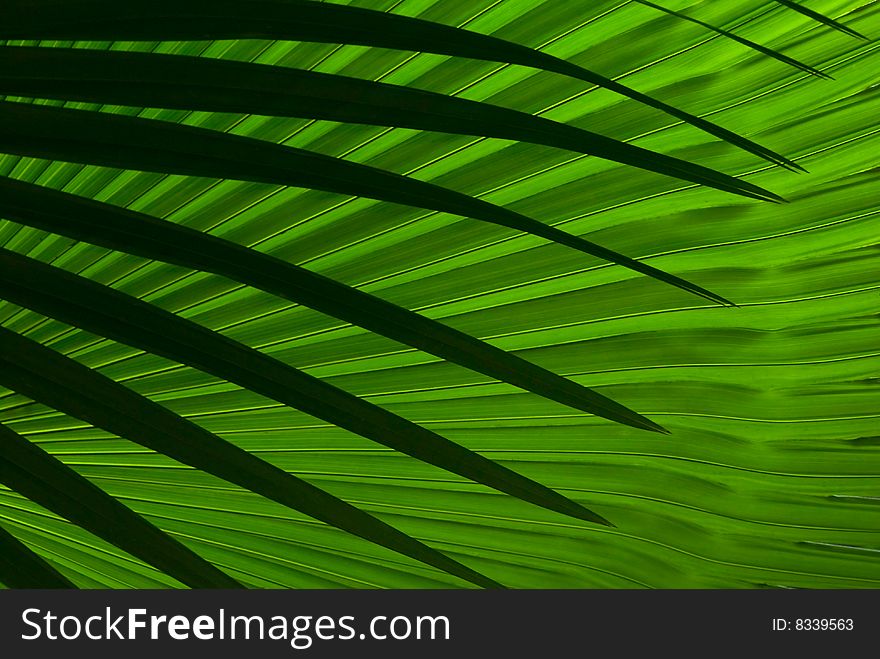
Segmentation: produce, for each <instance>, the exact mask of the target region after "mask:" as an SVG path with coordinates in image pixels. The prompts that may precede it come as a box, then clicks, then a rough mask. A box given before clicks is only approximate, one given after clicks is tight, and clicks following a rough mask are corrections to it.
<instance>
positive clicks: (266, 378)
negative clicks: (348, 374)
mask: <svg viewBox="0 0 880 659" xmlns="http://www.w3.org/2000/svg"><path fill="white" fill-rule="evenodd" d="M0 298H2V299H5V300H8V301H10V302H14V303H15V304H18V305H20V306H23V307H26V308H28V309H31V310H32V311H36V312H38V313H41V314H43V315H46V316H49V317H51V318H55V319H57V320H61V321H62V322H65V323H69V324H71V325H74V326H75V327H79V328H81V329H84V330H86V331H89V332H93V333H95V334H98V335H100V336H104V337H107V338H110V339H113V340H114V341H118V342H120V343H124V344H126V345H130V346H132V347H135V348H139V349H141V350H144V351H147V352H150V353H152V354H155V355H160V356H163V357H166V358H167V359H171V360H173V361H176V362H180V363H182V364H186V365H188V366H192V367H193V368H197V369H199V370H202V371H204V372H206V373H210V374H212V375H215V376H216V377H219V378H222V379H224V380H227V381H229V382H234V383H236V384H238V385H239V386H241V387H244V388H246V389H249V390H250V391H253V392H256V393H258V394H261V395H263V396H266V397H267V398H271V399H272V400H275V401H278V402H279V403H282V404H284V405H288V406H290V407H293V408H296V409H299V410H302V411H303V412H306V413H307V414H310V415H312V416H315V417H317V418H319V419H323V420H324V421H327V422H328V423H332V424H333V425H335V426H338V427H340V428H345V429H347V430H350V431H352V432H355V433H357V434H359V435H361V436H363V437H366V438H367V439H370V440H373V441H375V442H378V443H380V444H382V445H384V446H388V447H389V448H393V449H395V450H397V451H401V452H402V453H406V454H407V455H410V456H412V457H414V458H416V459H419V460H422V461H424V462H428V463H430V464H433V465H435V466H438V467H441V468H442V469H446V470H448V471H451V472H453V473H456V474H459V475H460V476H464V477H465V478H469V479H471V480H474V481H476V482H478V483H482V484H484V485H487V486H489V487H492V488H494V489H497V490H499V491H501V492H505V493H507V494H510V495H512V496H515V497H517V498H520V499H523V500H524V501H529V502H531V503H534V504H535V505H538V506H542V507H544V508H548V509H550V510H555V511H557V512H561V513H563V514H566V515H570V516H573V517H576V518H577V519H582V520H585V521H589V522H594V523H599V524H604V525H609V523H608V521H607V520H605V519H604V518H602V517H600V516H599V515H596V514H595V513H593V512H592V511H589V510H587V509H585V508H583V507H582V506H580V505H579V504H577V503H575V502H574V501H571V500H570V499H567V498H566V497H564V496H562V495H561V494H559V493H557V492H555V491H553V490H551V489H550V488H548V487H545V486H543V485H541V484H539V483H536V482H535V481H532V480H530V479H528V478H525V477H523V476H521V475H519V474H518V473H516V472H514V471H511V470H510V469H507V468H506V467H504V466H502V465H500V464H498V463H496V462H493V461H492V460H489V459H488V458H484V457H483V456H481V455H480V454H478V453H474V452H473V451H470V450H468V449H466V448H464V447H463V446H461V445H459V444H456V443H455V442H452V441H450V440H448V439H446V438H444V437H441V436H440V435H437V434H436V433H433V432H431V431H430V430H427V429H425V428H422V427H421V426H419V425H417V424H415V423H411V422H410V421H407V420H406V419H404V418H402V417H399V416H397V415H395V414H392V413H391V412H388V411H387V410H384V409H382V408H381V407H379V406H377V405H373V404H371V403H369V402H367V401H364V400H362V399H360V398H358V397H357V396H355V395H353V394H350V393H348V392H346V391H344V390H342V389H339V388H337V387H334V386H333V385H330V384H328V383H326V382H324V381H323V380H320V379H319V378H316V377H313V376H311V375H308V374H307V373H303V372H302V371H300V370H298V369H296V368H293V367H292V366H288V365H286V364H284V363H283V362H280V361H278V360H276V359H272V358H271V357H269V356H267V355H264V354H263V353H261V352H259V351H257V350H254V349H252V348H249V347H247V346H245V345H242V344H241V343H238V342H236V341H233V340H231V339H228V338H226V337H224V336H223V335H222V334H219V333H217V332H213V331H211V330H209V329H207V328H205V327H203V326H201V325H198V324H197V323H194V322H192V321H189V320H186V319H184V318H181V317H179V316H176V315H174V314H173V313H169V312H167V311H164V310H163V309H159V308H158V307H155V306H153V305H151V304H148V303H146V302H142V301H141V300H138V299H137V298H134V297H131V296H129V295H125V294H124V293H121V292H119V291H116V290H114V289H112V288H109V287H106V286H102V285H100V284H97V283H95V282H92V281H90V280H88V279H86V278H84V277H80V276H78V275H74V274H72V273H69V272H67V271H65V270H62V269H60V268H56V267H53V266H49V265H46V264H44V263H40V262H39V261H36V260H34V259H31V258H28V257H26V256H21V255H19V254H16V253H15V252H11V251H8V250H6V249H2V248H0ZM0 437H2V435H0ZM0 466H2V462H0ZM0 479H2V470H0ZM169 574H170V573H169Z"/></svg>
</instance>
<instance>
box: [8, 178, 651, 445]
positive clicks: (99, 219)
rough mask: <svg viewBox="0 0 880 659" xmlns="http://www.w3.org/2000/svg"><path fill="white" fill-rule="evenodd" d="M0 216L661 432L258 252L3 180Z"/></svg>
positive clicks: (598, 398) (421, 320) (430, 324)
mask: <svg viewBox="0 0 880 659" xmlns="http://www.w3.org/2000/svg"><path fill="white" fill-rule="evenodd" d="M0 192H2V194H0V215H2V216H4V217H7V218H9V219H13V220H16V221H18V222H22V223H25V224H29V225H30V226H34V227H38V228H41V229H45V230H47V231H52V232H56V233H60V234H62V235H67V236H70V237H72V238H75V239H76V240H83V241H86V242H92V243H94V244H97V245H101V246H104V247H108V248H110V249H115V250H120V251H123V252H128V253H131V254H136V255H138V256H142V257H144V258H149V259H156V260H159V261H165V262H169V263H174V264H177V265H182V266H184V267H187V268H193V269H196V270H204V271H206V272H213V273H216V274H219V275H222V276H224V277H228V278H230V279H232V280H234V281H238V282H240V283H243V284H247V285H249V286H254V287H256V288H259V289H261V290H263V291H266V292H267V293H271V294H273V295H277V296H279V297H282V298H285V299H287V300H290V301H292V302H296V303H297V304H303V305H305V306H308V307H310V308H312V309H315V310H317V311H320V312H322V313H326V314H328V315H331V316H334V317H336V318H340V319H341V320H344V321H346V322H349V323H352V324H355V325H357V326H360V327H363V328H365V329H368V330H370V331H373V332H376V333H378V334H382V335H384V336H387V337H389V338H391V339H394V340H396V341H399V342H401V343H404V344H406V345H410V346H412V347H414V348H418V349H420V350H424V351H426V352H428V353H430V354H433V355H436V356H438V357H441V358H443V359H448V360H449V361H452V362H455V363H457V364H460V365H462V366H465V367H467V368H470V369H472V370H474V371H477V372H479V373H483V374H485V375H488V376H489V377H492V378H496V379H498V380H501V381H504V382H508V383H510V384H513V385H515V386H517V387H520V388H523V389H525V390H527V391H531V392H534V393H536V394H539V395H541V396H544V397H546V398H549V399H551V400H555V401H557V402H559V403H562V404H563V405H568V406H570V407H573V408H575V409H578V410H581V411H584V412H588V413H590V414H596V415H598V416H602V417H604V418H607V419H610V420H612V421H617V422H618V423H624V424H627V425H631V426H634V427H636V428H643V429H646V430H652V431H655V432H665V430H663V428H662V427H660V426H659V425H657V424H656V423H654V422H653V421H651V420H649V419H647V418H645V417H643V416H641V415H640V414H638V413H636V412H634V411H632V410H630V409H628V408H626V407H624V406H623V405H621V404H619V403H617V402H615V401H613V400H611V399H609V398H607V397H605V396H602V395H601V394H598V393H596V392H594V391H591V390H590V389H587V388H586V387H582V386H581V385H579V384H577V383H575V382H572V381H571V380H568V379H567V378H564V377H561V376H559V375H556V374H555V373H552V372H550V371H548V370H546V369H543V368H541V367H539V366H536V365H534V364H532V363H531V362H528V361H526V360H524V359H521V358H519V357H516V356H515V355H512V354H509V353H507V352H505V351H503V350H501V349H499V348H496V347H494V346H492V345H490V344H488V343H486V342H484V341H480V340H479V339H475V338H473V337H471V336H469V335H467V334H465V333H463V332H460V331H458V330H455V329H453V328H451V327H448V326H446V325H444V324H442V323H439V322H437V321H434V320H431V319H429V318H425V317H424V316H421V315H419V314H417V313H414V312H411V311H408V310H407V309H404V308H402V307H399V306H396V305H393V304H391V303H389V302H386V301H384V300H382V299H381V298H378V297H375V296H372V295H369V294H367V293H364V292H362V291H359V290H358V289H356V288H352V287H349V286H346V285H344V284H341V283H339V282H336V281H334V280H332V279H329V278H327V277H324V276H322V275H319V274H317V273H314V272H311V271H309V270H306V269H305V268H301V267H298V266H296V265H293V264H289V263H287V262H285V261H282V260H280V259H277V258H274V257H272V256H269V255H267V254H263V253H261V252H258V251H256V250H252V249H248V248H246V247H243V246H241V245H236V244H234V243H231V242H229V241H226V240H223V239H220V238H217V237H214V236H210V235H208V234H204V233H201V232H198V231H195V230H192V229H189V228H187V227H184V226H181V225H178V224H174V223H172V222H166V221H163V220H159V219H157V218H154V217H151V216H149V215H145V214H143V213H137V212H135V211H131V210H128V209H122V208H118V207H116V206H112V205H110V204H104V203H101V202H98V201H94V200H91V199H85V198H83V197H77V196H75V195H71V194H68V193H64V192H60V191H56V190H51V189H49V188H44V187H41V186H37V185H33V184H29V183H25V182H22V181H16V180H14V179H9V178H6V177H0Z"/></svg>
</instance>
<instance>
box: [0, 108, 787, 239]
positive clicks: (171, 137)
mask: <svg viewBox="0 0 880 659" xmlns="http://www.w3.org/2000/svg"><path fill="white" fill-rule="evenodd" d="M0 122H2V123H0V126H2V132H0V150H2V151H4V152H6V153H11V154H14V155H20V156H30V157H35V158H47V159H56V160H67V161H72V162H81V163H83V164H90V165H103V166H107V167H120V168H124V169H142V170H144V171H159V172H164V173H175V174H184V175H189V176H208V177H214V178H227V179H237V180H244V181H254V182H259V183H271V184H275V185H288V186H293V187H308V188H312V189H316V190H325V191H327V192H337V193H340V194H350V195H356V196H361V197H369V198H371V199H379V200H381V201H390V202H394V203H399V204H407V205H410V206H415V207H417V208H426V209H428V210H436V211H440V212H447V213H455V214H459V215H462V214H463V215H465V216H467V217H472V218H474V219H480V220H484V221H487V222H493V223H496V224H501V225H503V226H509V227H511V228H516V229H518V230H521V231H522V230H526V227H527V228H528V232H529V233H534V234H535V235H542V234H541V233H538V232H539V231H540V232H543V234H545V235H543V236H542V237H546V235H548V234H550V233H551V232H552V229H551V228H550V227H546V226H544V227H543V228H541V227H540V222H536V221H535V220H531V219H529V218H525V217H523V216H521V215H519V214H517V213H513V212H511V211H505V210H503V209H501V208H499V207H497V206H493V205H492V204H489V203H488V202H483V201H479V200H476V199H474V198H472V197H468V196H467V195H463V194H458V193H455V192H453V191H451V190H446V189H444V188H441V187H439V186H435V185H431V184H429V183H424V182H422V181H417V180H415V179H411V178H408V177H406V176H402V175H399V174H392V173H390V172H386V171H383V170H380V169H375V168H372V167H368V166H366V165H360V164H358V163H353V162H348V161H345V160H342V159H340V158H334V157H332V156H326V155H323V154H319V153H315V152H312V151H306V150H304V149H297V148H295V147H289V146H283V145H280V144H274V143H269V142H263V141H261V140H254V139H252V138H248V137H244V136H240V135H232V134H227V133H218V132H217V131H212V130H208V129H204V128H197V127H193V126H186V125H183V124H176V123H172V122H168V121H158V120H155V119H143V118H140V117H129V116H124V115H117V114H110V113H106V112H93V111H88V110H73V109H69V108H58V107H51V106H42V105H32V104H30V103H13V102H9V101H3V102H0ZM593 139H594V140H595V141H596V142H597V143H604V145H605V146H606V151H605V154H604V157H605V158H607V159H609V160H613V161H614V162H618V163H620V164H624V165H631V166H633V167H638V168H641V169H646V170H648V171H652V172H656V173H658V174H663V175H664V176H671V177H674V178H677V179H680V180H682V181H688V182H690V183H696V184H697V185H705V186H707V187H710V188H715V189H717V190H722V191H725V192H731V193H733V194H737V195H742V196H743V197H748V198H751V199H761V200H765V201H782V199H781V198H780V197H779V196H778V195H776V194H773V193H772V192H770V191H768V190H765V189H763V188H761V187H760V186H757V185H754V184H752V183H748V182H747V181H743V180H741V179H738V178H736V177H734V176H729V175H727V174H723V173H721V172H717V171H715V170H712V169H709V168H708V167H703V166H702V165H696V164H694V163H689V162H686V161H684V160H680V159H678V158H673V157H671V156H666V155H663V154H659V153H654V152H652V151H648V150H647V149H642V148H640V147H637V146H634V145H632V144H628V143H626V142H621V141H619V140H614V139H611V138H607V137H602V136H601V135H595V136H594V137H593ZM594 152H595V151H594ZM534 225H538V226H534ZM560 233H561V232H560ZM556 241H557V242H560V239H559V238H556ZM569 242H571V238H569Z"/></svg>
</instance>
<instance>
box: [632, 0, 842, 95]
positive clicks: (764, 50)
mask: <svg viewBox="0 0 880 659" xmlns="http://www.w3.org/2000/svg"><path fill="white" fill-rule="evenodd" d="M636 2H638V3H639V4H642V5H645V6H646V7H651V8H652V9H656V10H657V11H662V12H663V13H664V14H669V15H670V16H675V17H676V18H680V19H681V20H683V21H688V22H689V23H695V24H696V25H699V26H701V27H704V28H706V29H707V30H710V31H712V32H714V33H715V34H720V35H722V36H724V37H726V38H728V39H731V40H733V41H736V42H737V43H739V44H742V45H743V46H746V47H747V48H751V49H752V50H756V51H758V52H759V53H761V54H762V55H766V56H767V57H772V58H773V59H775V60H777V61H779V62H782V63H783V64H788V65H789V66H793V67H794V68H796V69H798V70H800V71H803V72H804V73H809V74H810V75H814V76H816V77H817V78H825V79H826V80H830V79H831V76H829V75H828V74H827V73H824V72H823V71H820V70H819V69H816V68H814V67H812V66H810V65H809V64H804V63H803V62H801V61H798V60H796V59H794V58H793V57H789V56H788V55H786V54H784V53H780V52H779V51H778V50H773V49H772V48H768V47H767V46H763V45H761V44H759V43H756V42H754V41H752V40H751V39H746V38H745V37H741V36H739V35H738V34H736V33H735V32H731V31H730V30H725V29H724V28H720V27H715V26H714V25H710V24H709V23H706V22H705V21H701V20H700V19H698V18H694V17H693V16H688V15H687V14H685V13H683V12H680V11H674V10H672V9H667V8H666V7H663V6H661V5H658V4H656V3H653V2H650V0H636Z"/></svg>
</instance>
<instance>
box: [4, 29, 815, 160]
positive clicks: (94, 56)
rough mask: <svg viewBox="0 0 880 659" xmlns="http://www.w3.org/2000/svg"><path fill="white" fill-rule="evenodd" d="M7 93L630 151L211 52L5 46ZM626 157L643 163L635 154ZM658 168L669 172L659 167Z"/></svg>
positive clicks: (454, 101)
mask: <svg viewBox="0 0 880 659" xmlns="http://www.w3.org/2000/svg"><path fill="white" fill-rule="evenodd" d="M697 22H699V21H697ZM729 36H731V38H734V39H736V40H739V41H745V40H741V39H740V38H739V37H737V36H736V35H729ZM753 46H754V47H756V48H758V49H761V48H762V47H761V46H758V45H757V44H754V45H753ZM763 50H764V51H769V52H770V53H774V51H771V50H769V49H763ZM762 52H763V51H762ZM782 58H784V56H782V55H780V56H778V57H777V59H782ZM792 61H793V60H792ZM795 65H798V66H799V67H800V68H802V69H803V70H810V71H811V72H815V73H816V74H818V75H822V74H821V72H818V71H815V69H809V67H805V65H800V64H799V63H797V62H795ZM0 94H6V95H9V96H20V97H30V98H51V99H59V100H74V101H83V102H90V103H99V104H105V105H128V106H136V107H160V108H170V109H180V110H201V111H206V112H236V113H242V114H256V115H267V116H286V117H301V118H306V119H322V120H329V121H338V122H343V123H356V124H370V125H377V126H393V127H399V128H410V129H416V130H429V131H437V132H447V133H457V134H462V135H475V136H479V137H494V138H500V139H505V140H513V141H518V142H528V143H532V144H541V145H544V146H550V147H554V148H558V149H565V150H568V151H575V152H577V153H582V154H587V155H593V156H597V157H600V158H607V159H609V160H614V161H618V162H621V160H620V158H622V157H623V156H622V155H621V154H620V153H618V151H619V149H620V144H622V143H619V142H615V141H614V140H609V139H608V138H606V137H603V136H602V135H598V134H596V133H592V132H590V131H587V130H582V129H579V128H575V127H573V126H568V125H565V124H561V123H558V122H555V121H551V120H549V119H544V118H541V117H536V116H533V115H530V114H526V113H524V112H518V111H516V110H510V109H507V108H502V107H499V106H496V105H490V104H488V103H479V102H476V101H469V100H466V99H462V98H457V97H454V96H446V95H444V94H436V93H433V92H428V91H424V90H419V89H414V88H411V87H402V86H399V85H390V84H386V83H381V82H374V81H372V80H361V79H358V78H351V77H347V76H341V75H331V74H326V73H317V72H314V71H303V70H299V69H291V68H287V67H281V66H269V65H265V64H253V63H248V62H235V61H230V60H220V59H212V58H206V57H190V56H182V55H162V54H155V53H149V54H147V53H135V52H123V51H107V50H86V49H82V48H36V47H28V46H0ZM627 151H628V150H627ZM647 158H648V156H647V155H645V160H644V163H645V164H648V160H647ZM626 162H627V164H631V165H635V166H640V165H638V164H637V161H635V160H634V159H633V158H630V159H629V160H627V161H626ZM652 171H661V169H660V165H657V168H654V169H652ZM661 173H663V172H662V171H661Z"/></svg>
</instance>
